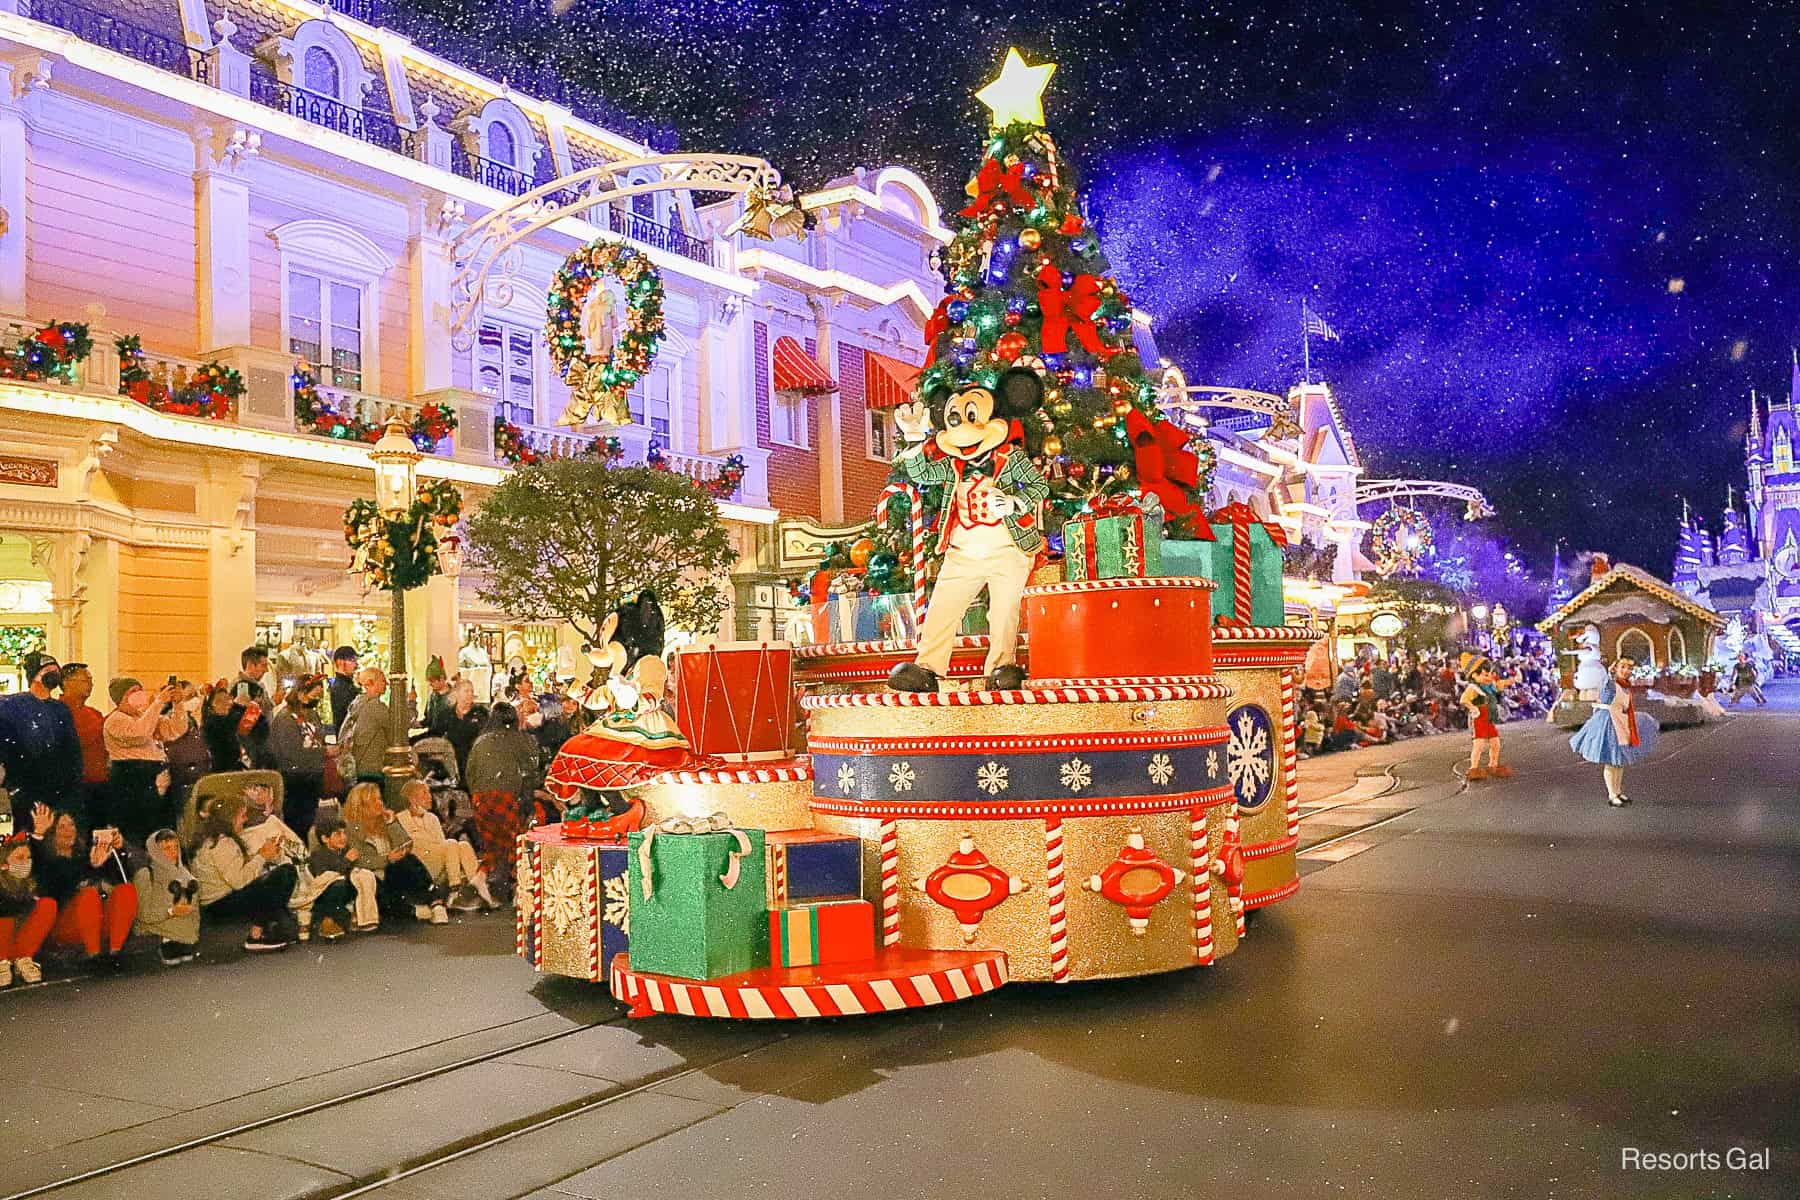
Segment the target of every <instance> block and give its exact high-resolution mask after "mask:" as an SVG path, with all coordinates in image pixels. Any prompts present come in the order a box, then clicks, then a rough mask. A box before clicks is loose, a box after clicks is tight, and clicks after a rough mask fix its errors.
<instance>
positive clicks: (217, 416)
mask: <svg viewBox="0 0 1800 1200" xmlns="http://www.w3.org/2000/svg"><path fill="white" fill-rule="evenodd" d="M113 345H114V347H116V348H117V349H118V351H119V395H121V396H129V397H131V398H132V399H133V400H135V401H137V402H138V403H139V404H142V405H143V406H144V407H145V408H150V409H154V410H155V411H157V412H164V413H173V414H175V415H176V416H180V417H201V418H204V419H205V420H208V421H229V420H230V419H231V415H232V413H233V412H235V411H236V409H237V402H238V400H239V399H240V398H241V397H242V396H243V394H244V377H243V376H242V375H240V374H239V373H238V372H237V370H236V369H235V368H232V367H227V366H224V365H222V364H220V363H216V362H209V363H202V364H200V365H199V366H198V367H195V368H194V369H193V370H192V371H188V370H187V369H185V368H183V369H181V370H179V371H177V372H176V376H175V379H174V381H173V382H168V381H165V380H161V379H157V378H155V377H154V376H152V375H151V374H150V369H149V368H148V367H146V366H145V365H144V346H143V341H142V339H141V338H139V336H138V335H137V334H135V333H132V334H125V335H122V336H120V337H117V338H114V339H113Z"/></svg>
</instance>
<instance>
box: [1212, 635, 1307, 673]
mask: <svg viewBox="0 0 1800 1200" xmlns="http://www.w3.org/2000/svg"><path fill="white" fill-rule="evenodd" d="M1305 657H1306V647H1305V646H1298V645H1295V646H1278V645H1274V644H1272V643H1269V642H1253V643H1247V644H1245V645H1241V646H1221V645H1219V643H1217V642H1214V643H1213V666H1214V667H1215V668H1219V669H1225V670H1240V669H1242V668H1245V667H1291V666H1293V665H1294V664H1295V663H1297V662H1300V661H1301V660H1302V659H1304V658H1305Z"/></svg>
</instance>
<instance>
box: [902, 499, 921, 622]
mask: <svg viewBox="0 0 1800 1200" xmlns="http://www.w3.org/2000/svg"><path fill="white" fill-rule="evenodd" d="M906 500H907V504H908V506H909V507H908V509H907V512H908V516H909V519H910V520H911V522H912V573H913V629H914V631H915V633H916V634H917V635H920V636H922V635H923V634H924V632H925V512H924V509H925V500H924V493H923V492H921V491H920V490H919V489H918V488H916V487H914V486H913V485H912V484H910V483H909V484H907V485H906Z"/></svg>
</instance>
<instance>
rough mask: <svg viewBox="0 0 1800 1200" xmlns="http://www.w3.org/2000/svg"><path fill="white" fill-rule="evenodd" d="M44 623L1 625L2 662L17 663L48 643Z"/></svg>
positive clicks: (0, 645)
mask: <svg viewBox="0 0 1800 1200" xmlns="http://www.w3.org/2000/svg"><path fill="white" fill-rule="evenodd" d="M46 635H47V631H46V630H45V629H44V627H43V626H42V625H0V662H11V663H16V662H18V661H20V660H21V659H23V658H24V657H25V656H26V655H27V654H30V653H31V652H32V651H33V650H42V649H43V648H44V646H45V645H46Z"/></svg>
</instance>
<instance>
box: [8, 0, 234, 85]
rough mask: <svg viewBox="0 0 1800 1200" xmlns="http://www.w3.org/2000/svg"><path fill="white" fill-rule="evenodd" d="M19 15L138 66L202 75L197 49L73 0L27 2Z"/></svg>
mask: <svg viewBox="0 0 1800 1200" xmlns="http://www.w3.org/2000/svg"><path fill="white" fill-rule="evenodd" d="M19 15H20V16H25V17H30V18H31V19H32V20H34V21H42V22H43V23H44V24H46V25H54V26H56V27H57V28H58V29H63V30H67V31H68V32H69V33H72V34H74V35H75V36H76V37H78V38H80V39H81V40H82V41H84V42H92V43H93V44H94V45H96V46H103V47H105V48H106V49H108V50H112V51H115V52H116V53H119V54H123V55H125V56H126V57H127V58H135V59H137V60H138V61H139V62H141V63H148V64H149V65H151V66H153V67H161V68H162V69H163V70H165V71H172V72H174V73H175V74H177V75H186V76H188V77H189V78H190V79H201V78H203V76H204V73H203V71H202V70H201V67H202V66H203V65H204V64H203V59H202V57H201V54H200V52H199V51H198V50H191V49H189V48H188V47H187V46H186V45H185V44H183V43H182V42H179V41H176V40H175V39H174V38H171V37H167V36H165V35H163V34H160V33H156V32H153V31H151V30H149V29H145V28H143V27H141V26H138V25H133V24H131V23H130V22H129V21H121V20H119V18H118V17H116V16H114V15H113V14H112V13H108V12H101V11H100V10H99V9H94V8H89V7H87V6H86V5H85V4H76V3H74V2H73V0H28V2H26V3H21V4H20V5H19Z"/></svg>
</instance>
